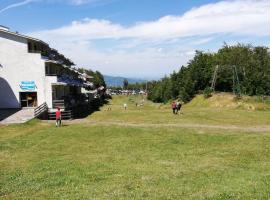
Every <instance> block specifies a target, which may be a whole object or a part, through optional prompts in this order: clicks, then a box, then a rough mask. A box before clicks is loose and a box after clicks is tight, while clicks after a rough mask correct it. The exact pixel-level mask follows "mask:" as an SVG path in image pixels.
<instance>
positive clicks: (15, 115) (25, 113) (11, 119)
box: [0, 108, 34, 124]
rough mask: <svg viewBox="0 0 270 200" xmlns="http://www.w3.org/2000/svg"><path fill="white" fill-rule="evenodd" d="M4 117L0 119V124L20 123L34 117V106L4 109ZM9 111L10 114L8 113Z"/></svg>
mask: <svg viewBox="0 0 270 200" xmlns="http://www.w3.org/2000/svg"><path fill="white" fill-rule="evenodd" d="M0 112H5V115H6V116H7V117H6V118H4V119H2V120H1V121H0V124H21V123H25V122H27V121H29V120H31V119H33V118H34V108H25V109H22V110H18V111H17V112H14V110H10V111H8V110H5V111H1V110H0ZM8 112H10V115H9V114H8Z"/></svg>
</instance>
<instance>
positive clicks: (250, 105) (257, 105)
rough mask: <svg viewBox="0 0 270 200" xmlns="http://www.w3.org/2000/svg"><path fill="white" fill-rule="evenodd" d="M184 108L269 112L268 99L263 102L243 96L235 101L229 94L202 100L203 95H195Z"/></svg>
mask: <svg viewBox="0 0 270 200" xmlns="http://www.w3.org/2000/svg"><path fill="white" fill-rule="evenodd" d="M186 106H188V107H211V108H228V109H243V110H270V100H269V98H268V99H267V100H266V99H265V100H263V99H262V98H261V97H257V96H254V97H250V96H243V97H242V98H240V99H237V98H236V97H235V95H232V94H230V93H217V94H214V95H213V96H212V97H210V98H207V99H206V98H204V96H203V95H197V96H196V97H195V98H194V99H193V100H192V101H191V102H189V103H188V104H187V105H186Z"/></svg>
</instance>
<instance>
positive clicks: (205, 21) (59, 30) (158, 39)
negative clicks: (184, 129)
mask: <svg viewBox="0 0 270 200" xmlns="http://www.w3.org/2000/svg"><path fill="white" fill-rule="evenodd" d="M0 24H2V25H5V26H8V27H10V28H11V30H12V31H19V32H20V33H24V34H28V35H31V36H34V37H37V38H40V39H42V40H44V41H45V42H47V43H49V44H50V46H52V47H54V48H56V49H58V50H59V51H60V52H62V53H64V54H65V55H67V56H68V57H69V58H71V59H72V60H73V61H75V63H76V64H77V65H78V66H83V67H87V68H91V69H93V70H99V71H101V72H102V73H104V74H108V75H121V76H128V77H138V78H149V79H150V78H160V77H163V76H164V75H165V74H169V73H171V72H172V71H173V70H178V69H179V68H180V67H181V66H182V65H185V64H186V63H187V62H188V61H189V60H190V59H192V57H193V56H194V52H195V50H203V51H210V52H213V51H217V49H218V48H220V47H221V46H222V45H223V43H224V42H226V43H228V44H236V43H238V42H240V43H250V44H253V45H264V46H269V41H270V28H268V27H269V24H270V1H269V0H0Z"/></svg>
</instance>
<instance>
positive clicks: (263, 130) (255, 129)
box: [53, 119, 270, 133]
mask: <svg viewBox="0 0 270 200" xmlns="http://www.w3.org/2000/svg"><path fill="white" fill-rule="evenodd" d="M53 123H54V121H53ZM64 124H67V125H72V124H84V125H86V126H87V125H89V126H94V125H102V126H123V127H138V128H190V129H222V130H236V131H241V132H250V133H268V132H269V133H270V126H250V127H248V126H246V127H242V126H234V125H207V124H150V123H127V122H117V121H106V122H100V121H90V120H87V119H77V120H73V121H65V122H64Z"/></svg>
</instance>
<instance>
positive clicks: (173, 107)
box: [172, 101, 176, 114]
mask: <svg viewBox="0 0 270 200" xmlns="http://www.w3.org/2000/svg"><path fill="white" fill-rule="evenodd" d="M172 111H173V114H176V103H175V101H173V102H172Z"/></svg>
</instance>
